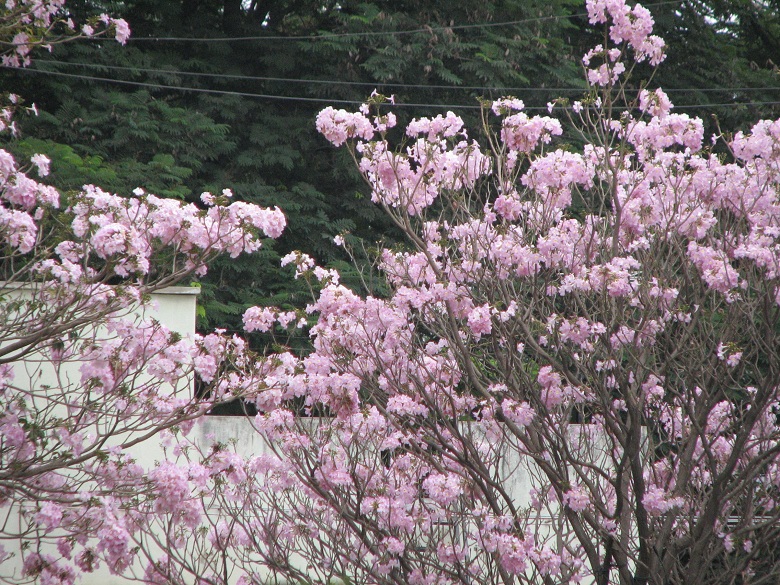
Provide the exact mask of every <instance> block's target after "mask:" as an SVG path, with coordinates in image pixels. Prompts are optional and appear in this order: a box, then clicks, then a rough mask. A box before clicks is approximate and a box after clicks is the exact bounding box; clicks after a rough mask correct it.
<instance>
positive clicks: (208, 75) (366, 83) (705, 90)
mask: <svg viewBox="0 0 780 585" xmlns="http://www.w3.org/2000/svg"><path fill="white" fill-rule="evenodd" d="M33 63H34V64H36V65H48V64H53V65H63V66H66V67H86V68H91V69H108V70H114V71H129V72H136V73H153V74H165V75H187V76H191V77H205V78H214V79H237V80H243V81H273V82H282V83H301V84H313V85H346V86H357V87H360V86H362V87H394V88H399V89H447V90H463V91H466V90H469V91H483V92H489V91H521V92H544V93H551V92H579V93H582V92H585V91H587V88H586V87H485V86H479V85H436V84H415V83H389V82H382V81H375V82H370V81H341V80H337V79H293V78H289V77H264V76H257V75H241V74H230V73H205V72H200V71H180V70H178V69H153V68H144V67H128V66H121V65H102V64H99V63H74V62H69V61H54V60H40V59H38V60H35V61H33ZM41 71H50V70H48V69H46V70H41ZM662 89H663V90H664V91H665V92H666V93H690V92H701V93H728V92H736V91H766V90H770V91H780V86H763V87H703V88H697V87H678V88H667V87H664V88H662Z"/></svg>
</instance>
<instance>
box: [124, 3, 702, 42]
mask: <svg viewBox="0 0 780 585" xmlns="http://www.w3.org/2000/svg"><path fill="white" fill-rule="evenodd" d="M684 2H686V0H666V1H664V2H653V3H651V4H643V6H644V7H645V8H650V7H656V6H666V5H669V4H683V3H684ZM580 16H588V13H587V12H579V13H575V14H568V15H556V16H537V17H534V18H524V19H521V20H507V21H503V22H484V23H475V24H458V25H453V26H426V27H422V28H415V29H409V30H396V31H367V32H359V33H332V34H325V35H297V36H295V35H294V36H279V35H275V36H245V37H130V41H132V42H144V41H152V42H158V41H166V42H167V41H186V42H196V43H198V42H199V43H225V42H234V41H282V40H286V41H327V40H329V39H343V38H350V37H376V36H395V35H409V34H416V33H425V32H435V31H453V30H468V29H473V28H494V27H499V26H513V25H517V24H529V23H533V22H545V21H549V20H562V19H564V18H575V17H580Z"/></svg>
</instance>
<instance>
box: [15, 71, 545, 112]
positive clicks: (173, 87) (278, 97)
mask: <svg viewBox="0 0 780 585" xmlns="http://www.w3.org/2000/svg"><path fill="white" fill-rule="evenodd" d="M0 68H3V69H12V70H14V71H24V72H28V73H41V74H44V75H55V76H58V77H68V78H72V79H83V80H86V81H103V82H105V83H116V84H119V85H131V86H136V87H149V88H154V89H169V90H173V91H182V92H193V93H207V94H215V95H228V96H238V97H249V98H258V99H268V100H281V101H299V102H318V103H324V104H340V105H341V104H344V105H355V106H358V105H360V104H362V103H363V102H362V101H360V100H342V99H332V98H316V97H307V96H286V95H275V94H262V93H250V92H244V91H228V90H222V89H208V88H203V87H181V86H177V85H164V84H159V83H146V82H143V81H128V80H124V79H113V78H108V77H95V76H92V75H77V74H75V73H63V72H62V71H46V70H44V69H29V68H18V67H11V66H9V65H0ZM396 107H421V108H423V107H432V108H450V109H476V110H478V109H480V108H481V106H478V105H463V104H451V105H447V104H411V103H403V104H396ZM526 109H529V108H526ZM540 109H541V108H540Z"/></svg>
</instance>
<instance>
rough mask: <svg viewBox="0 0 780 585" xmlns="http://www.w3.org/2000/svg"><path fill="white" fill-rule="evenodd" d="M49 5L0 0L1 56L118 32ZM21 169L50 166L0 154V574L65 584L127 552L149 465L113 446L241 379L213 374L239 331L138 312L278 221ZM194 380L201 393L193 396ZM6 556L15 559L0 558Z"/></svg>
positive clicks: (2, 116) (238, 359)
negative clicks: (72, 184)
mask: <svg viewBox="0 0 780 585" xmlns="http://www.w3.org/2000/svg"><path fill="white" fill-rule="evenodd" d="M62 4H63V3H62V2H57V1H51V2H41V1H39V0H35V1H20V2H6V3H5V8H3V9H2V11H0V38H8V39H12V40H10V42H6V43H5V47H10V48H6V49H4V51H5V52H4V53H3V59H4V62H5V63H6V64H11V65H24V64H26V59H27V55H28V53H29V50H30V49H31V48H32V47H35V46H39V45H42V44H44V45H45V44H46V43H48V42H56V41H64V40H68V39H71V38H73V37H74V36H77V35H78V34H83V35H92V34H96V29H97V27H98V26H102V27H103V29H102V30H103V32H106V31H107V30H114V31H115V33H116V36H117V40H119V41H120V42H124V40H125V39H126V36H127V34H128V32H129V30H128V29H127V25H126V24H125V23H124V21H119V20H115V19H111V18H109V17H104V18H99V19H98V21H97V22H95V23H92V24H86V25H84V26H83V28H82V31H81V33H75V32H70V33H68V32H67V31H68V28H70V29H73V26H74V25H73V24H72V23H70V22H66V21H65V20H64V19H63V18H61V17H60V16H59V15H60V14H61V9H62ZM60 26H65V29H63V35H62V36H58V32H57V31H58V27H60ZM19 103H20V100H19V99H18V98H17V97H16V96H11V97H10V100H9V103H8V105H7V107H5V108H4V109H3V110H2V112H1V113H0V120H2V122H1V123H0V124H1V126H0V131H2V132H4V133H9V132H10V133H14V132H15V128H14V126H13V113H14V112H13V110H14V108H16V107H18V105H19ZM34 172H37V174H38V175H40V176H45V175H47V174H48V173H49V161H48V159H47V158H46V157H44V156H42V155H35V156H33V157H32V160H31V161H30V162H29V163H27V164H25V163H21V164H20V163H19V162H17V161H16V160H14V158H13V157H12V156H11V155H10V154H9V153H8V152H6V151H5V150H0V512H2V518H3V520H2V522H1V523H0V581H10V582H15V583H18V582H33V581H39V582H41V583H56V584H70V583H73V582H74V580H75V578H76V576H77V574H78V573H79V572H84V571H87V572H88V571H91V570H93V569H94V568H95V567H96V566H98V565H99V564H100V563H101V562H102V563H105V564H106V565H107V566H108V568H109V569H110V570H111V571H112V572H114V573H120V572H122V571H123V570H125V569H126V568H127V567H128V566H129V565H130V564H131V563H132V560H133V557H134V555H135V554H136V552H135V551H133V550H132V549H131V547H130V543H131V540H130V536H129V533H130V532H131V531H132V530H134V529H135V524H134V522H133V519H132V517H131V516H127V513H128V511H132V508H133V504H134V502H135V501H137V499H138V498H139V497H141V496H142V495H143V494H144V493H145V490H146V489H147V488H148V485H150V484H151V482H152V481H153V480H154V478H155V477H156V475H155V474H154V473H153V474H151V478H150V477H147V475H146V470H144V469H142V468H141V467H140V466H139V465H137V464H136V463H135V462H134V460H133V459H132V457H131V456H130V454H129V453H128V449H130V448H131V447H133V446H134V445H138V444H140V443H142V442H143V441H147V440H149V439H150V438H151V437H154V436H155V435H157V434H159V433H161V432H163V431H165V432H167V433H172V432H186V431H187V430H188V428H189V427H191V425H192V423H193V421H194V420H195V419H197V418H198V417H199V416H201V415H203V414H205V413H206V412H207V411H208V410H209V408H211V407H213V405H214V404H216V403H218V402H219V401H221V400H223V399H232V398H233V397H234V396H240V395H242V394H243V393H246V392H247V386H248V385H249V384H251V378H249V377H247V376H246V375H244V376H243V377H239V376H237V375H232V376H231V375H230V374H229V373H228V372H229V371H230V370H238V369H240V370H242V371H244V372H245V374H246V373H249V372H250V371H251V367H250V366H249V365H248V364H246V363H245V362H246V360H247V356H246V353H245V350H244V344H243V342H242V341H241V340H240V339H237V338H230V337H226V336H224V335H221V334H212V335H207V336H195V338H192V339H190V338H182V337H181V335H179V334H177V333H174V332H172V331H169V330H167V329H166V328H165V327H163V326H162V325H161V324H160V323H158V322H157V321H155V320H153V319H151V318H150V317H149V316H148V315H147V313H148V310H149V309H150V308H151V302H150V293H153V292H155V291H158V290H160V289H162V288H165V287H167V286H170V285H173V284H176V283H177V282H179V281H181V280H182V279H184V278H187V277H188V276H190V275H201V274H204V273H205V271H206V264H207V263H208V262H209V261H210V260H211V259H213V258H214V257H215V256H217V255H218V254H223V253H227V254H230V255H231V256H232V257H236V256H237V255H239V254H240V253H242V252H253V251H255V250H257V249H258V248H259V247H260V245H261V240H262V238H264V237H274V238H275V237H278V236H279V235H280V234H281V232H282V230H283V228H284V226H285V219H284V216H283V215H282V213H281V211H280V210H279V209H278V208H277V209H263V208H260V207H257V206H254V205H249V204H246V203H242V202H234V203H231V202H230V196H231V193H230V191H229V190H225V191H223V193H222V194H221V195H219V196H216V197H215V196H213V195H211V194H208V193H204V194H203V196H202V200H203V204H204V205H203V207H202V208H198V207H196V206H195V205H191V204H190V205H184V204H182V203H181V202H177V201H171V200H164V199H160V198H158V197H155V196H154V195H151V194H146V193H145V192H144V191H143V190H142V189H137V190H136V191H135V193H134V196H132V197H120V196H117V195H113V194H109V193H106V192H104V191H102V190H101V189H99V188H97V187H93V186H85V187H84V189H83V190H82V191H81V192H78V193H69V194H66V195H63V194H61V193H60V192H58V190H57V189H55V188H54V187H51V186H48V185H44V184H42V183H40V182H38V181H37V180H35V179H34V178H33V177H32V176H31V174H32V173H34ZM196 374H197V375H198V376H199V377H200V379H201V380H202V381H203V382H204V384H205V385H206V390H207V394H208V395H209V399H208V400H202V401H200V402H198V401H196V400H194V396H193V387H192V386H193V378H194V375H196ZM90 537H97V540H88V538H90ZM9 541H10V542H11V543H12V546H11V549H8V548H7V546H4V545H8V544H9ZM13 550H15V551H16V552H15V554H17V555H20V556H21V559H18V561H19V562H11V563H9V562H8V561H9V559H10V558H11V556H12V551H13Z"/></svg>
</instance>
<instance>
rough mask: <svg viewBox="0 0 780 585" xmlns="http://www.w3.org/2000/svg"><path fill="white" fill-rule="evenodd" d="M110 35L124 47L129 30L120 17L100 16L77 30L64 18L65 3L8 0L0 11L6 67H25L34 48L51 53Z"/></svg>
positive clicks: (1, 53)
mask: <svg viewBox="0 0 780 585" xmlns="http://www.w3.org/2000/svg"><path fill="white" fill-rule="evenodd" d="M110 33H113V35H114V36H115V38H116V40H117V41H118V42H120V43H122V44H123V45H124V44H125V43H126V42H127V39H128V38H129V37H130V27H129V26H128V24H127V22H125V21H124V20H123V19H121V18H112V17H110V16H108V15H107V14H102V15H100V16H98V17H96V18H93V19H91V20H90V21H89V22H86V23H84V24H83V25H82V26H81V29H80V30H77V28H76V24H75V23H74V22H73V20H72V19H71V18H69V17H68V16H67V13H66V11H65V0H8V1H7V2H4V6H3V8H0V58H2V63H3V65H6V66H11V67H20V66H25V67H26V66H27V65H29V64H30V52H31V51H32V50H34V49H36V48H44V49H47V50H49V51H51V49H52V46H53V45H56V44H59V43H63V42H68V41H71V40H73V39H76V38H79V37H92V36H106V35H108V34H110Z"/></svg>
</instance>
